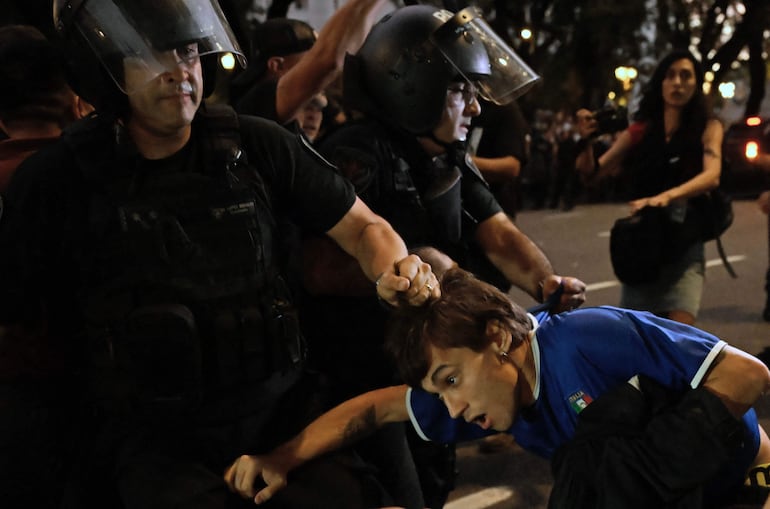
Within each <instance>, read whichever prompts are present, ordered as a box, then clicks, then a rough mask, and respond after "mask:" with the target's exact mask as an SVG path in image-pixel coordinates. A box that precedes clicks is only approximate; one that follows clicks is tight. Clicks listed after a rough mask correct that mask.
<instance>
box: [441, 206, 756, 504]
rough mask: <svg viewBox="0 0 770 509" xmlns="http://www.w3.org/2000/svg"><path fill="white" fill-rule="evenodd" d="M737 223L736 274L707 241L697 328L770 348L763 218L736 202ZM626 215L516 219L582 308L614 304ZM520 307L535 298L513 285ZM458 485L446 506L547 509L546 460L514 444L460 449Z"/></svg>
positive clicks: (545, 214)
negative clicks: (567, 278) (616, 255)
mask: <svg viewBox="0 0 770 509" xmlns="http://www.w3.org/2000/svg"><path fill="white" fill-rule="evenodd" d="M734 207H735V222H734V224H733V226H732V227H731V228H730V229H729V230H728V231H727V232H726V233H725V235H724V236H723V239H722V240H723V244H724V246H725V250H726V251H727V254H728V257H729V259H730V261H731V263H732V264H733V267H734V268H735V270H736V272H737V273H738V278H737V279H732V278H731V277H730V276H729V275H728V274H727V272H726V271H725V270H724V268H723V267H722V266H721V261H720V260H719V256H718V254H717V250H716V243H715V242H709V243H708V244H707V246H706V259H707V263H708V265H707V267H708V268H707V271H706V287H705V291H704V296H703V302H702V306H701V312H700V316H699V317H698V321H697V325H698V326H699V327H701V328H703V329H705V330H707V331H709V332H712V333H714V334H716V335H718V336H720V337H721V338H723V339H725V340H726V341H727V342H728V343H730V344H732V345H734V346H736V347H738V348H741V349H743V350H745V351H748V352H750V353H757V352H759V351H761V350H762V349H763V348H764V347H765V346H770V323H767V322H764V321H762V318H761V312H762V309H763V307H764V301H765V294H764V276H765V271H766V270H767V266H768V248H767V240H766V239H767V217H766V216H764V215H763V214H762V213H761V212H760V211H759V210H758V209H757V208H756V206H755V205H754V202H753V201H741V202H736V203H735V204H734ZM626 213H627V208H626V206H625V205H623V204H599V205H580V206H578V207H577V208H575V209H574V210H572V211H570V212H557V211H550V210H549V211H525V212H522V213H520V215H519V216H518V217H517V224H518V225H519V227H520V228H521V229H522V230H523V231H525V232H526V233H527V234H528V235H529V236H530V238H531V239H532V240H533V241H535V242H536V243H537V244H538V245H539V246H540V247H541V249H543V251H545V253H546V254H547V255H548V257H549V258H550V259H551V261H552V262H553V264H554V267H555V268H556V270H557V272H558V273H560V274H565V275H572V276H577V277H580V278H581V279H582V280H583V281H585V282H586V283H587V284H588V289H589V291H588V302H587V303H586V305H602V304H610V305H617V304H618V302H619V299H620V288H619V286H618V283H617V281H616V280H615V279H614V275H613V273H612V266H611V264H610V260H609V229H610V227H611V226H612V223H613V222H614V220H615V219H616V218H618V217H620V216H622V215H624V214H626ZM512 296H513V297H514V299H516V300H517V301H518V302H519V303H521V304H522V305H524V306H529V305H532V304H533V303H534V302H533V301H532V299H531V298H530V297H529V296H527V295H526V294H523V293H521V292H518V291H516V290H514V291H512ZM766 399H767V400H768V401H762V402H761V403H760V405H758V409H757V410H758V414H759V416H760V420H761V421H762V422H763V424H764V425H765V428H766V429H770V398H766ZM458 470H459V471H460V474H459V478H458V484H457V489H456V490H455V491H454V492H453V493H452V496H451V497H450V500H449V503H448V504H447V506H446V509H482V508H489V509H545V507H546V505H547V500H548V493H549V491H550V487H551V476H550V469H549V465H548V463H547V462H546V461H544V460H541V459H539V458H537V457H534V456H533V455H531V454H529V453H526V452H524V451H522V450H520V449H519V448H518V447H516V446H515V445H510V444H509V445H507V446H505V447H503V449H502V450H501V451H498V452H495V453H487V454H482V453H479V451H478V445H477V444H465V445H462V446H460V447H459V448H458Z"/></svg>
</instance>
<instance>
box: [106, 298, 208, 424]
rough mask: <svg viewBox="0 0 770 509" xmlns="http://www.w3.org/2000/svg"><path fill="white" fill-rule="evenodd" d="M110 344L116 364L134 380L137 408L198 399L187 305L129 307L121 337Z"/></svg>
mask: <svg viewBox="0 0 770 509" xmlns="http://www.w3.org/2000/svg"><path fill="white" fill-rule="evenodd" d="M114 348H115V349H116V352H115V355H116V358H117V360H118V364H119V365H120V367H121V368H122V369H125V370H127V371H128V372H129V373H130V374H131V375H132V379H133V380H134V382H135V383H136V393H137V396H138V401H137V403H138V405H139V407H140V410H145V411H148V412H153V411H159V410H168V409H177V410H182V409H185V408H190V407H192V406H193V405H195V404H196V403H197V402H198V400H199V399H200V396H201V393H200V389H201V354H200V348H199V341H198V330H197V327H196V324H195V318H194V317H193V313H192V311H190V309H188V308H187V307H186V306H183V305H181V304H156V305H150V306H143V307H139V308H137V309H135V310H133V311H132V312H131V313H130V314H129V316H128V319H127V321H126V334H125V338H124V339H123V341H120V342H119V343H117V344H115V345H114Z"/></svg>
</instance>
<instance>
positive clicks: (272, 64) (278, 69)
mask: <svg viewBox="0 0 770 509" xmlns="http://www.w3.org/2000/svg"><path fill="white" fill-rule="evenodd" d="M266 67H267V71H268V72H269V73H270V74H272V75H274V76H280V75H282V74H283V73H285V72H286V71H287V69H286V65H285V62H284V58H283V57H270V58H268V59H267V63H266Z"/></svg>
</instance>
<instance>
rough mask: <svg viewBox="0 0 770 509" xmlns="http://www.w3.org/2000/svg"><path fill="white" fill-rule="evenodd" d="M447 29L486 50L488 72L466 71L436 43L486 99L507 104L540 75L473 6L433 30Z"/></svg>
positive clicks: (459, 71) (527, 88)
mask: <svg viewBox="0 0 770 509" xmlns="http://www.w3.org/2000/svg"><path fill="white" fill-rule="evenodd" d="M444 12H446V11H444ZM449 31H451V33H453V34H455V35H454V36H455V37H462V38H464V39H465V40H466V41H472V42H473V44H479V43H480V44H482V45H483V47H484V49H485V50H486V53H487V57H488V60H489V64H488V72H487V73H476V75H469V73H468V69H465V70H464V69H462V68H461V67H462V66H459V65H457V62H456V61H455V60H456V59H453V58H451V56H450V52H448V51H445V50H444V49H442V46H443V45H442V44H441V43H439V44H437V45H438V47H439V49H441V52H442V54H443V55H444V57H445V58H446V59H447V60H449V61H450V62H451V63H452V65H453V66H454V67H455V68H456V70H457V72H458V73H459V74H460V75H461V76H462V77H463V78H464V79H465V80H467V81H469V82H476V83H477V84H478V86H479V94H480V95H481V97H483V98H484V99H486V100H487V101H490V102H493V103H495V104H508V103H510V102H511V101H513V100H514V99H516V98H517V97H520V96H521V95H523V94H524V93H525V92H527V91H528V90H529V89H530V88H532V85H534V84H535V83H536V82H537V81H538V80H539V79H540V76H538V75H537V74H536V73H535V72H534V71H533V70H532V69H531V68H530V67H529V66H528V65H527V64H526V63H524V61H523V60H522V59H521V58H519V56H518V55H517V54H516V53H515V52H514V51H513V49H512V48H511V47H510V46H508V44H506V43H505V41H503V40H502V39H501V38H500V37H499V36H498V35H497V34H496V33H495V31H494V30H492V28H491V27H490V26H489V25H488V24H487V22H486V21H484V19H483V18H481V15H480V13H479V11H478V10H477V9H475V8H473V7H468V8H466V9H463V10H462V11H460V12H459V13H457V14H456V15H454V16H453V17H452V18H451V19H449V20H448V21H447V22H446V23H445V24H444V26H442V27H440V28H439V29H438V30H437V34H438V33H439V32H443V33H447V32H449ZM443 37H444V36H440V37H439V38H440V39H441V38H443Z"/></svg>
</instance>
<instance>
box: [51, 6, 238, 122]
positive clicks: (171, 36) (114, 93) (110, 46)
mask: <svg viewBox="0 0 770 509" xmlns="http://www.w3.org/2000/svg"><path fill="white" fill-rule="evenodd" d="M53 17H54V25H55V26H56V29H57V30H58V32H59V33H60V34H61V35H62V36H63V37H64V40H65V43H66V44H67V45H68V48H67V49H68V51H67V53H68V55H67V57H68V63H69V64H70V67H71V72H72V74H73V76H72V78H73V85H74V87H75V88H76V90H77V92H78V93H79V94H80V95H82V96H83V97H84V98H85V99H86V100H88V101H89V102H91V103H92V104H94V105H95V106H97V108H100V107H109V106H111V104H110V103H114V102H115V101H116V100H117V101H120V100H121V99H120V95H121V94H120V92H122V93H123V94H129V93H131V92H132V91H131V90H126V89H125V85H124V83H123V60H124V59H125V58H133V59H136V61H138V62H141V63H142V65H144V66H145V68H146V69H147V70H148V71H150V72H149V73H148V81H147V82H148V83H149V81H151V80H152V79H153V78H154V77H155V76H157V75H159V74H161V73H163V72H165V71H166V70H167V69H168V63H167V62H166V61H165V59H160V58H157V55H158V53H162V52H165V51H167V50H170V49H175V48H179V47H180V46H183V45H186V44H190V43H197V44H198V55H200V56H201V57H205V56H206V55H212V56H213V55H216V54H219V53H224V52H231V53H233V54H234V55H235V56H236V57H237V58H238V60H239V62H240V63H241V65H242V66H245V63H246V60H245V57H244V56H243V52H242V51H241V49H240V48H239V47H238V44H237V42H236V39H235V36H234V35H233V33H232V31H231V29H230V26H229V25H228V24H227V21H226V20H225V17H224V14H222V10H221V9H220V7H219V5H218V4H217V3H216V0H54V2H53ZM205 60H211V59H205ZM205 60H202V61H203V62H204V68H205V67H209V66H211V62H209V63H208V65H207V64H206V62H205ZM213 63H214V65H216V62H213ZM105 74H106V75H107V76H109V80H107V79H104V78H105ZM110 80H111V81H112V82H113V83H109V81H110ZM213 85H214V83H213V80H212V82H211V83H206V80H204V86H205V89H204V95H207V92H211V91H212V90H213ZM115 86H117V90H116V88H115ZM122 101H125V98H123V99H122Z"/></svg>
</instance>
